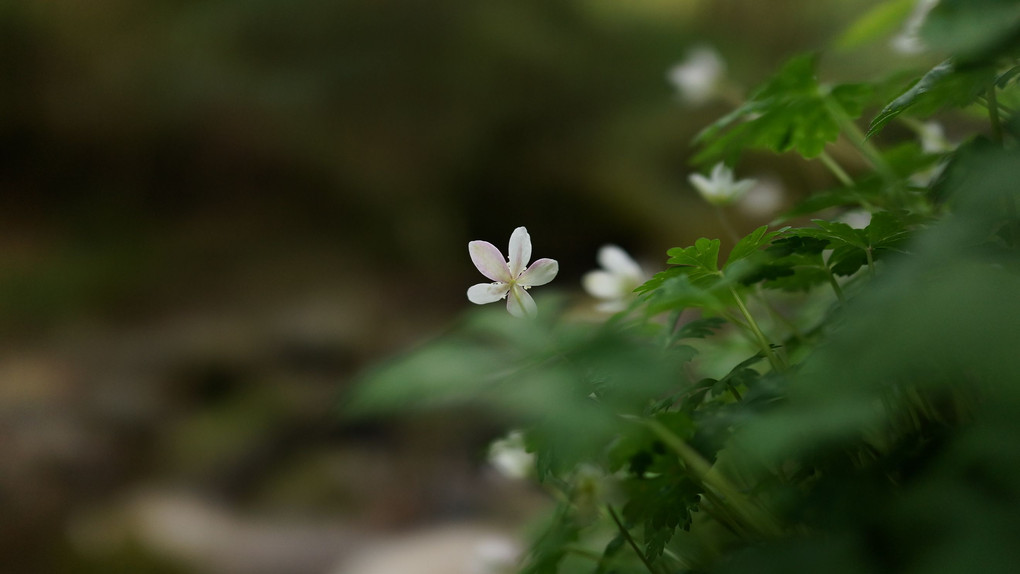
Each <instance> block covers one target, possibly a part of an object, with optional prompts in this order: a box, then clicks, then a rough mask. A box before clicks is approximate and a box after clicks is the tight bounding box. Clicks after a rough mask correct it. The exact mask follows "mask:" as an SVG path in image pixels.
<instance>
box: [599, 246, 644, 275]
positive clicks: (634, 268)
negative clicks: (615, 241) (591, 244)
mask: <svg viewBox="0 0 1020 574" xmlns="http://www.w3.org/2000/svg"><path fill="white" fill-rule="evenodd" d="M598 261H599V265H601V266H602V268H603V269H605V270H606V271H609V272H610V273H615V274H617V275H623V276H625V277H635V278H637V277H642V276H643V275H644V273H643V272H642V271H641V266H640V265H638V264H637V261H634V259H633V258H631V256H630V255H628V254H627V252H626V251H624V250H623V249H620V248H619V247H617V246H615V245H605V246H603V247H602V249H599V254H598Z"/></svg>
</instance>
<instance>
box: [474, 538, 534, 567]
mask: <svg viewBox="0 0 1020 574" xmlns="http://www.w3.org/2000/svg"><path fill="white" fill-rule="evenodd" d="M520 556H521V548H520V546H519V545H518V544H517V543H516V542H514V541H513V540H511V539H510V538H506V537H502V536H501V537H496V536H492V537H489V538H485V539H483V540H481V541H479V542H478V544H476V545H475V547H474V549H473V551H472V553H471V556H470V557H469V559H468V567H467V572H468V574H499V573H501V572H516V571H517V568H515V566H517V561H518V559H520Z"/></svg>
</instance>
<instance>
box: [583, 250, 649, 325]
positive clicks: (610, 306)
mask: <svg viewBox="0 0 1020 574" xmlns="http://www.w3.org/2000/svg"><path fill="white" fill-rule="evenodd" d="M597 259H598V262H599V265H601V266H602V269H599V270H595V271H589V272H587V273H585V274H584V277H582V278H581V285H582V286H583V287H584V290H585V291H587V292H588V293H590V294H591V295H592V296H593V297H597V298H599V299H605V302H603V303H599V304H598V306H597V307H596V308H597V309H598V310H599V311H605V312H608V313H615V312H616V311H622V310H623V309H625V308H626V307H627V299H628V298H629V297H632V296H633V294H634V289H635V288H636V287H637V286H639V285H641V284H642V283H644V282H645V273H644V272H643V271H642V270H641V266H639V265H638V264H637V262H636V261H634V259H632V258H631V256H630V255H627V252H626V251H624V250H623V249H620V248H619V247H617V246H615V245H604V246H603V247H602V248H601V249H599V253H598V257H597Z"/></svg>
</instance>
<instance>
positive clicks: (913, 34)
mask: <svg viewBox="0 0 1020 574" xmlns="http://www.w3.org/2000/svg"><path fill="white" fill-rule="evenodd" d="M938 3H939V1H938V0H917V4H915V5H914V11H913V12H912V13H911V14H910V17H909V18H907V21H906V23H904V25H903V30H902V31H900V33H899V34H897V35H895V36H893V39H892V42H891V44H892V48H893V50H895V51H897V52H899V53H901V54H905V55H913V54H920V53H921V52H924V51H925V50H926V49H927V46H925V45H924V41H923V40H922V39H921V26H923V25H924V20H925V18H927V17H928V13H929V12H931V9H932V8H934V7H935V5H936V4H938Z"/></svg>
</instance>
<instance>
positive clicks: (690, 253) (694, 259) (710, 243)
mask: <svg viewBox="0 0 1020 574" xmlns="http://www.w3.org/2000/svg"><path fill="white" fill-rule="evenodd" d="M721 244H722V242H721V241H720V240H718V239H708V238H705V237H702V238H700V239H698V240H697V241H695V242H694V245H692V246H691V247H674V248H672V249H670V250H668V251H666V254H667V255H669V256H670V258H669V259H668V260H667V261H666V263H669V264H670V265H685V266H691V267H695V268H698V269H702V270H704V271H706V272H709V273H714V272H717V271H718V270H719V247H720V245H721Z"/></svg>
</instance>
